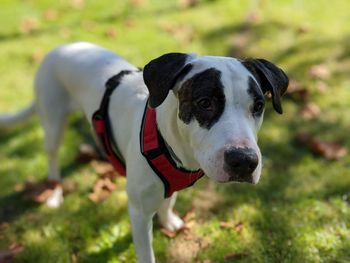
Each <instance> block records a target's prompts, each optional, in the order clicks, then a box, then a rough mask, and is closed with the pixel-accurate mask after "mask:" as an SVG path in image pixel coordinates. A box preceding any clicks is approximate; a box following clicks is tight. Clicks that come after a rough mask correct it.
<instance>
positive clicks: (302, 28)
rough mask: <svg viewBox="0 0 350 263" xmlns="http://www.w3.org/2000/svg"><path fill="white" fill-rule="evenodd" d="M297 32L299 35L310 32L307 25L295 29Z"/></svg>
mask: <svg viewBox="0 0 350 263" xmlns="http://www.w3.org/2000/svg"><path fill="white" fill-rule="evenodd" d="M297 32H298V33H299V34H306V33H309V32H310V26H308V25H300V26H298V28H297Z"/></svg>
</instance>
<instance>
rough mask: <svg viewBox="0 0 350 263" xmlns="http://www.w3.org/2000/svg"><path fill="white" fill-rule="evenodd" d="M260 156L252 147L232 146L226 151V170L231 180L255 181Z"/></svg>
mask: <svg viewBox="0 0 350 263" xmlns="http://www.w3.org/2000/svg"><path fill="white" fill-rule="evenodd" d="M258 163H259V157H258V155H257V154H256V152H255V151H254V149H252V148H235V147H234V148H230V149H228V150H226V151H225V152H224V170H225V172H226V173H228V174H229V176H230V178H229V180H230V181H238V182H248V183H252V182H253V172H254V171H255V169H256V167H257V166H258Z"/></svg>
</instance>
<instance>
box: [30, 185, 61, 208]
mask: <svg viewBox="0 0 350 263" xmlns="http://www.w3.org/2000/svg"><path fill="white" fill-rule="evenodd" d="M59 188H62V185H61V183H60V182H57V181H53V180H44V181H41V182H38V183H33V182H30V181H28V182H26V183H25V186H24V193H25V195H24V197H25V199H29V200H32V201H34V202H37V203H45V202H46V201H47V200H48V199H49V198H50V197H51V195H52V194H53V193H54V190H55V189H59Z"/></svg>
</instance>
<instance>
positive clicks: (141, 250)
mask: <svg viewBox="0 0 350 263" xmlns="http://www.w3.org/2000/svg"><path fill="white" fill-rule="evenodd" d="M129 214H130V218H131V225H132V236H133V240H134V244H135V249H136V254H137V257H138V262H139V263H154V262H155V258H154V253H153V248H152V239H153V233H152V230H153V223H152V219H153V216H154V214H155V213H144V212H142V211H140V209H136V208H134V207H133V206H132V205H131V204H129Z"/></svg>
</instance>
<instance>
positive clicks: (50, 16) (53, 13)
mask: <svg viewBox="0 0 350 263" xmlns="http://www.w3.org/2000/svg"><path fill="white" fill-rule="evenodd" d="M57 16H58V13H57V10H55V9H48V10H45V11H44V13H43V18H44V19H45V20H46V21H54V20H56V19H57Z"/></svg>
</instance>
